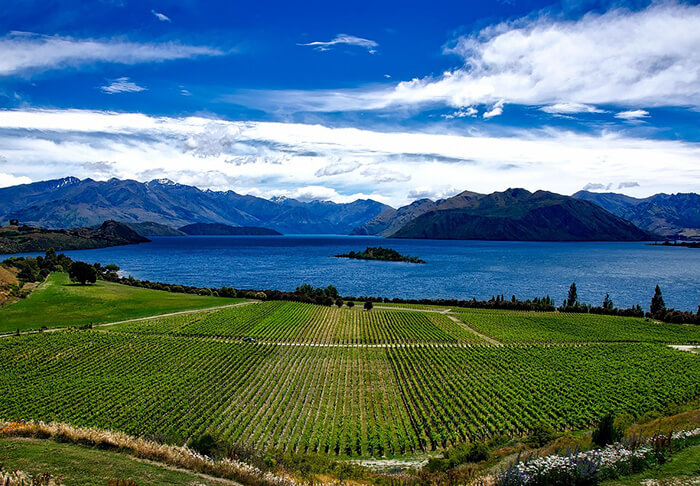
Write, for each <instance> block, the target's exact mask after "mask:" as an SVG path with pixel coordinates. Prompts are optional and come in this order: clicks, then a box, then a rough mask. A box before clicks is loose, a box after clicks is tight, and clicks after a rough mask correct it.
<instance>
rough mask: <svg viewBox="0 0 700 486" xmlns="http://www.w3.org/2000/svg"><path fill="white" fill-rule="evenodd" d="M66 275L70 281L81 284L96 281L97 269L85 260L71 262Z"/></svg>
mask: <svg viewBox="0 0 700 486" xmlns="http://www.w3.org/2000/svg"><path fill="white" fill-rule="evenodd" d="M68 276H69V277H70V279H71V281H73V282H78V283H80V284H81V285H86V284H87V283H95V282H97V270H95V267H93V266H92V265H88V264H87V263H85V262H73V263H72V264H71V266H70V267H69V269H68Z"/></svg>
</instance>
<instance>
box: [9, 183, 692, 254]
mask: <svg viewBox="0 0 700 486" xmlns="http://www.w3.org/2000/svg"><path fill="white" fill-rule="evenodd" d="M9 219H18V220H19V221H20V222H21V223H22V224H29V225H33V226H40V227H45V228H71V227H78V226H82V227H97V226H99V225H100V224H101V223H102V222H103V221H106V220H116V221H121V222H124V223H125V224H127V225H129V226H130V227H131V228H132V229H134V230H135V231H136V232H137V233H139V234H142V235H146V236H151V235H153V236H168V235H171V236H172V235H183V234H184V233H183V232H181V231H179V230H176V229H174V228H179V227H182V226H187V225H191V224H195V223H206V224H223V225H228V226H234V227H260V228H268V229H271V230H275V231H278V232H281V233H287V234H301V233H308V234H323V233H326V234H354V235H379V236H385V237H400V238H438V239H487V240H494V239H501V240H558V241H576V240H646V239H658V238H660V236H659V235H661V236H664V237H667V238H678V237H681V238H684V237H685V238H692V237H696V236H700V196H698V195H697V194H692V193H691V194H671V195H668V194H657V195H655V196H651V197H648V198H645V199H636V198H632V197H629V196H625V195H622V194H614V193H594V192H587V191H580V192H578V193H576V194H574V195H573V196H563V195H559V194H555V193H551V192H547V191H537V192H535V193H531V192H529V191H526V190H524V189H509V190H507V191H504V192H495V193H492V194H480V193H476V192H470V191H464V192H462V193H460V194H458V195H456V196H454V197H451V198H448V199H442V200H438V201H433V200H430V199H418V200H416V201H414V202H412V203H411V204H408V205H406V206H403V207H400V208H398V209H394V208H391V207H389V206H387V205H385V204H382V203H379V202H377V201H373V200H371V199H358V200H356V201H353V202H351V203H346V204H338V203H334V202H330V201H308V202H307V201H299V200H295V199H289V198H273V199H270V200H268V199H263V198H260V197H256V196H250V195H241V194H238V193H236V192H233V191H211V190H201V189H198V188H196V187H192V186H187V185H183V184H177V183H174V182H172V181H169V180H167V179H157V180H152V181H149V182H137V181H133V180H119V179H110V180H108V181H95V180H92V179H83V180H81V179H77V178H75V177H66V178H63V179H55V180H50V181H43V182H35V183H31V184H23V185H18V186H12V187H6V188H1V189H0V220H5V221H7V220H9Z"/></svg>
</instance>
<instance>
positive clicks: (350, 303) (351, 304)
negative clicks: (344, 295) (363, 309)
mask: <svg viewBox="0 0 700 486" xmlns="http://www.w3.org/2000/svg"><path fill="white" fill-rule="evenodd" d="M346 305H347V306H348V308H350V309H352V308H353V307H355V302H353V301H352V300H349V301H348V303H347V304H346Z"/></svg>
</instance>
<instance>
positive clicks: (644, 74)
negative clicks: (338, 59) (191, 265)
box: [237, 2, 700, 112]
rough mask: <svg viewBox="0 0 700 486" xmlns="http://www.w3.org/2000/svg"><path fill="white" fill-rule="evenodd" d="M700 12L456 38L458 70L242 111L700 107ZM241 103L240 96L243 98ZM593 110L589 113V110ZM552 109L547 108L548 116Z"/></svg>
mask: <svg viewBox="0 0 700 486" xmlns="http://www.w3.org/2000/svg"><path fill="white" fill-rule="evenodd" d="M698 25H700V5H688V4H681V3H675V2H652V3H651V5H650V6H649V7H647V8H646V9H643V10H640V11H630V10H626V9H613V10H610V11H608V12H606V13H604V14H595V13H589V14H587V15H585V16H584V17H582V18H580V19H578V20H576V21H568V20H560V19H556V18H553V17H551V16H548V15H541V16H539V17H526V18H523V19H520V20H516V21H512V22H505V23H501V24H498V25H493V26H490V27H487V28H485V29H483V30H481V31H479V32H477V33H474V34H471V35H468V36H464V37H460V38H458V39H456V41H455V42H454V43H452V44H451V46H450V47H449V48H447V49H445V52H446V53H450V54H456V55H458V56H460V57H461V59H462V65H461V66H460V67H457V68H455V69H451V70H448V71H447V72H445V73H443V74H442V75H440V76H433V77H422V78H420V77H417V78H415V79H412V80H409V81H403V82H400V83H398V84H396V85H395V86H393V87H390V88H386V87H379V88H377V87H367V88H364V89H355V90H325V91H310V92H303V91H301V92H300V91H280V92H257V93H251V92H249V93H247V94H248V95H251V94H256V95H257V97H252V98H251V97H250V96H249V97H248V98H247V99H244V100H243V102H244V103H249V104H251V105H256V104H257V105H258V106H260V107H262V108H263V109H265V108H266V107H273V106H274V107H279V106H280V105H283V106H287V105H288V106H289V108H290V109H305V110H309V111H350V110H379V109H388V108H392V107H401V106H422V105H430V104H434V105H447V106H451V107H454V108H461V107H466V106H483V105H490V106H492V105H494V104H495V103H498V102H499V101H501V100H502V101H503V102H504V103H505V104H521V105H527V106H544V105H548V106H554V107H555V108H551V109H552V110H559V112H561V110H567V109H568V110H569V111H570V110H573V109H575V107H578V108H579V109H581V108H583V107H584V106H589V107H595V106H597V105H616V106H623V107H627V106H647V107H649V106H691V107H695V108H698V107H700V82H699V81H698V80H699V79H700V29H698V28H697V26H698ZM237 98H238V100H242V98H243V97H241V96H239V97H237ZM585 110H589V108H585ZM545 111H546V110H545Z"/></svg>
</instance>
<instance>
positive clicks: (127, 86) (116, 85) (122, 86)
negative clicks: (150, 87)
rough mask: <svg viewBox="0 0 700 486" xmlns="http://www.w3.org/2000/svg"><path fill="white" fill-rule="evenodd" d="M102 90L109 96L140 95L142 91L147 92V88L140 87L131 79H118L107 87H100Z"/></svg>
mask: <svg viewBox="0 0 700 486" xmlns="http://www.w3.org/2000/svg"><path fill="white" fill-rule="evenodd" d="M100 89H101V90H102V91H103V92H105V93H107V94H117V93H138V92H140V91H146V88H144V87H143V86H139V85H138V84H136V83H134V82H133V81H131V80H130V79H129V78H117V79H115V80H113V81H112V82H111V83H109V84H108V85H106V86H100Z"/></svg>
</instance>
